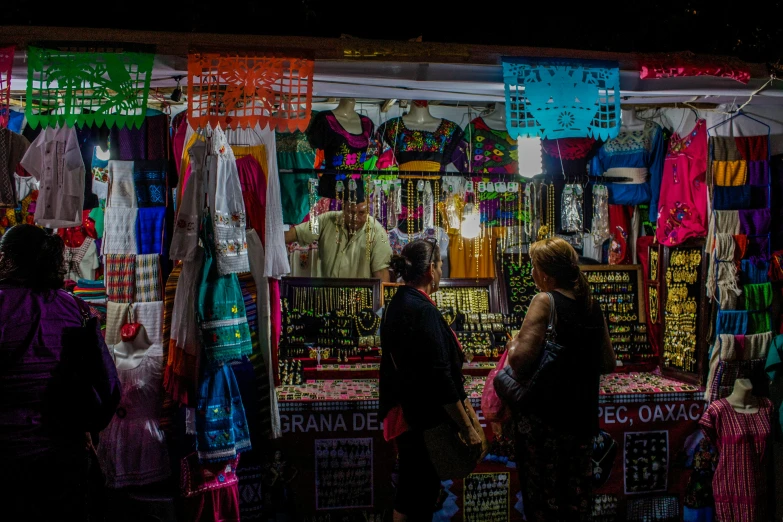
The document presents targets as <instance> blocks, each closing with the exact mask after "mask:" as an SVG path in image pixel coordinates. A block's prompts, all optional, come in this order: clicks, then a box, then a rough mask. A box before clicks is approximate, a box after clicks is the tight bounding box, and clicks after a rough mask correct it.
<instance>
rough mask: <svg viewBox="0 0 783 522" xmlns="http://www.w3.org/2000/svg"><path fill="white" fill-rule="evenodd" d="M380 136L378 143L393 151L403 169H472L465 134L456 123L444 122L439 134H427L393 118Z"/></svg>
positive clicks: (433, 132) (379, 133)
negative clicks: (468, 161)
mask: <svg viewBox="0 0 783 522" xmlns="http://www.w3.org/2000/svg"><path fill="white" fill-rule="evenodd" d="M377 135H378V141H380V142H382V143H384V144H385V145H386V146H388V147H390V148H391V149H392V154H393V156H394V159H395V161H396V164H397V165H398V166H399V168H400V170H423V171H431V172H440V171H445V170H446V167H447V166H448V165H450V164H453V165H454V167H455V168H456V169H457V170H458V171H459V172H466V171H467V170H468V164H467V158H466V157H465V151H466V149H467V144H466V143H465V141H464V139H465V131H463V130H462V128H461V127H460V126H459V125H457V124H456V123H454V122H453V121H449V120H444V119H442V120H441V122H440V125H439V126H438V128H437V129H436V130H435V131H426V130H416V129H411V128H409V127H408V126H407V125H405V121H404V120H403V119H402V118H392V119H390V120H388V121H387V122H386V123H384V124H383V125H381V126H380V127H378V132H377Z"/></svg>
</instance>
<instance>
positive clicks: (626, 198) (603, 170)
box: [590, 122, 666, 208]
mask: <svg viewBox="0 0 783 522" xmlns="http://www.w3.org/2000/svg"><path fill="white" fill-rule="evenodd" d="M665 157H666V139H665V137H664V135H663V129H662V128H661V126H660V125H658V124H657V123H653V122H647V123H646V124H645V125H644V128H643V129H642V130H636V131H625V132H621V133H620V134H619V135H618V136H617V137H616V138H612V139H610V140H609V141H607V142H606V143H604V144H603V146H602V147H601V149H600V150H599V151H598V153H597V154H596V155H595V156H594V157H593V159H592V162H591V164H590V173H591V174H593V175H596V176H600V175H607V176H615V177H630V178H636V179H634V180H633V181H630V182H620V183H609V184H607V187H608V189H609V203H611V204H613V205H639V204H643V203H650V208H658V195H659V194H660V191H661V176H662V175H663V161H664V158H665Z"/></svg>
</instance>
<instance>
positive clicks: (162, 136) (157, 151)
mask: <svg viewBox="0 0 783 522" xmlns="http://www.w3.org/2000/svg"><path fill="white" fill-rule="evenodd" d="M144 126H145V127H147V156H146V157H147V159H148V160H168V158H169V153H168V152H169V116H168V114H158V115H157V116H147V118H146V119H145V120H144Z"/></svg>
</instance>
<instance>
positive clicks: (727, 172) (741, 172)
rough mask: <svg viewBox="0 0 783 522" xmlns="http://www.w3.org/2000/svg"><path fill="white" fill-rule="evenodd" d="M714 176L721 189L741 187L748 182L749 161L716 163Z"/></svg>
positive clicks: (713, 166)
mask: <svg viewBox="0 0 783 522" xmlns="http://www.w3.org/2000/svg"><path fill="white" fill-rule="evenodd" d="M712 176H713V179H714V180H715V185H717V186H719V187H739V186H741V185H745V184H747V182H748V162H747V161H741V160H740V161H714V162H713V163H712Z"/></svg>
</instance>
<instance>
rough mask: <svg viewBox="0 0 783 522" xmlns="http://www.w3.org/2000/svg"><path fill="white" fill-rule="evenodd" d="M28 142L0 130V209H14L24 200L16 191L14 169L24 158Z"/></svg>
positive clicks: (18, 135)
mask: <svg viewBox="0 0 783 522" xmlns="http://www.w3.org/2000/svg"><path fill="white" fill-rule="evenodd" d="M29 146H30V142H29V141H27V138H25V137H24V136H22V135H21V134H17V133H15V132H11V131H10V130H8V129H2V128H0V207H2V208H14V207H15V206H16V204H17V203H18V202H19V201H20V200H22V199H24V196H21V197H20V196H19V195H18V194H17V193H16V191H15V188H16V180H15V178H14V176H15V175H16V174H15V173H16V167H17V165H19V162H20V161H21V160H22V157H24V155H25V152H27V148H28V147H29Z"/></svg>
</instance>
